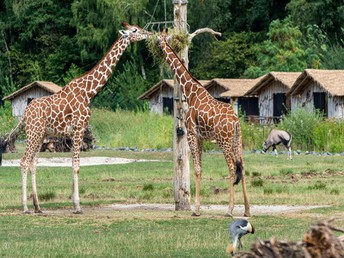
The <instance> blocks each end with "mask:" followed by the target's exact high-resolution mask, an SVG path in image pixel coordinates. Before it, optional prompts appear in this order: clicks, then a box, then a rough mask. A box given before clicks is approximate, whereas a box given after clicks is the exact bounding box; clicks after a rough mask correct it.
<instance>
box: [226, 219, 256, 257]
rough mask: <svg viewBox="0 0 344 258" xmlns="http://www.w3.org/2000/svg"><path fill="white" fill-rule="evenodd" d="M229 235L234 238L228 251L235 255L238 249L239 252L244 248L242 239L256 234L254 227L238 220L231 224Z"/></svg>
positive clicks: (242, 220)
mask: <svg viewBox="0 0 344 258" xmlns="http://www.w3.org/2000/svg"><path fill="white" fill-rule="evenodd" d="M229 233H230V235H231V237H232V241H233V244H229V245H228V246H227V249H226V251H227V253H230V254H231V255H234V254H235V251H236V249H237V247H238V249H239V250H240V249H242V247H243V246H242V243H241V237H242V236H244V235H246V234H248V233H251V234H254V227H253V226H252V225H251V223H250V222H248V221H247V220H245V219H237V220H234V221H233V222H232V223H230V224H229Z"/></svg>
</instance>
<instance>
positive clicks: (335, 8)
mask: <svg viewBox="0 0 344 258" xmlns="http://www.w3.org/2000/svg"><path fill="white" fill-rule="evenodd" d="M287 10H288V11H289V13H290V18H291V20H292V21H293V22H294V23H295V24H296V25H298V26H299V27H300V28H301V29H302V30H304V29H306V28H307V25H313V24H316V25H317V26H319V28H320V29H321V30H322V31H325V32H326V33H327V34H328V35H329V37H330V39H331V41H334V40H335V39H336V38H340V37H342V35H343V32H342V30H341V28H342V26H343V24H344V2H343V1H337V0H326V1H323V0H313V1H308V0H291V1H290V2H289V3H288V5H287Z"/></svg>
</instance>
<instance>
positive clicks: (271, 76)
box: [246, 72, 301, 120]
mask: <svg viewBox="0 0 344 258" xmlns="http://www.w3.org/2000/svg"><path fill="white" fill-rule="evenodd" d="M300 74H301V73H300V72H270V73H268V74H266V75H265V76H263V77H260V80H259V81H258V82H257V83H256V84H255V85H254V86H253V87H252V89H250V90H248V91H247V92H246V95H256V96H258V105H259V115H260V116H261V117H264V118H267V119H270V118H271V119H272V118H275V119H277V120H278V119H279V118H280V117H281V116H282V115H283V114H284V113H285V111H286V110H287V109H289V108H290V102H289V100H288V99H287V97H286V93H287V92H288V91H289V90H290V88H291V87H292V85H293V83H294V82H295V81H296V79H297V78H298V76H299V75H300Z"/></svg>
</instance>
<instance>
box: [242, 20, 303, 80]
mask: <svg viewBox="0 0 344 258" xmlns="http://www.w3.org/2000/svg"><path fill="white" fill-rule="evenodd" d="M267 36H268V39H267V40H266V41H264V42H263V43H262V44H257V45H256V46H255V52H256V53H257V55H256V64H255V65H252V66H250V67H249V68H248V69H247V70H246V71H245V76H247V77H251V78H255V77H258V76H261V75H263V74H265V73H268V72H270V71H285V72H292V71H302V70H303V69H305V68H306V67H307V62H306V52H305V50H304V49H303V48H302V44H301V39H302V33H301V31H300V30H299V28H298V27H295V26H292V25H291V23H290V20H289V19H288V18H286V19H284V20H282V21H280V20H275V21H273V22H271V24H270V29H269V32H268V33H267Z"/></svg>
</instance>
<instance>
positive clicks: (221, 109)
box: [158, 30, 250, 216]
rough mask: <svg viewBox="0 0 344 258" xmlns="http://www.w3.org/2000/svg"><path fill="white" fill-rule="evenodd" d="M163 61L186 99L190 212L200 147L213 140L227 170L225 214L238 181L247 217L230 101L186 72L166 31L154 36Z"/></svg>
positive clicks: (237, 127)
mask: <svg viewBox="0 0 344 258" xmlns="http://www.w3.org/2000/svg"><path fill="white" fill-rule="evenodd" d="M158 39H159V42H160V47H161V49H162V51H163V53H164V56H165V61H166V62H167V63H168V65H169V67H170V68H171V70H172V71H173V73H174V75H175V78H176V80H177V81H178V83H179V84H180V86H181V91H182V93H183V94H184V96H185V98H186V102H187V104H188V111H187V112H186V117H185V126H186V130H187V140H188V143H189V146H190V150H191V154H192V158H193V165H194V173H195V176H196V198H195V210H194V212H193V215H195V216H199V215H200V214H201V212H200V187H201V170H202V165H201V161H202V159H201V158H202V148H203V141H204V140H212V139H215V140H216V142H217V144H218V145H219V146H220V148H221V149H222V151H223V154H224V156H225V159H226V162H227V165H228V170H229V178H230V180H229V181H230V183H229V192H230V198H229V207H228V211H227V213H226V214H225V216H233V209H234V184H238V183H239V182H240V180H241V181H242V190H243V197H244V204H245V212H244V216H250V206H249V202H248V197H247V191H246V179H245V171H244V160H243V157H242V135H241V127H240V122H239V118H238V116H237V114H235V112H234V109H233V107H232V106H231V105H230V104H227V103H223V102H220V101H218V100H216V99H215V98H213V97H212V96H211V95H210V94H209V93H208V91H207V90H206V89H205V88H204V87H203V86H202V85H201V84H200V83H199V82H198V81H197V80H196V79H195V78H193V76H192V75H191V74H190V72H189V71H188V70H187V69H186V67H185V66H184V64H183V62H182V61H181V60H180V58H179V57H178V55H177V54H176V53H175V51H174V50H173V49H172V48H171V47H170V45H169V44H168V42H167V39H168V34H167V30H166V31H162V32H161V33H160V35H158Z"/></svg>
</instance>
